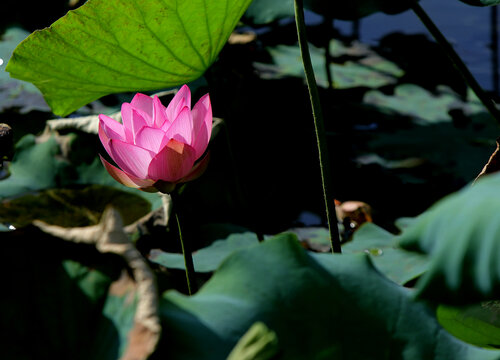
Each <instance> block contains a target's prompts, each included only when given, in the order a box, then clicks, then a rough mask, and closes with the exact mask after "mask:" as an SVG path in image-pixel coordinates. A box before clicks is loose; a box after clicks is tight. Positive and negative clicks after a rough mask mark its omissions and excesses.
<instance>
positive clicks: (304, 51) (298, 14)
mask: <svg viewBox="0 0 500 360" xmlns="http://www.w3.org/2000/svg"><path fill="white" fill-rule="evenodd" d="M295 23H296V25H297V36H298V39H299V47H300V53H301V56H302V64H303V65H304V72H305V74H306V81H307V87H308V88H309V96H310V99H311V105H312V112H313V119H314V128H315V130H316V140H317V143H318V152H319V164H320V169H321V181H322V183H323V195H324V197H325V205H326V219H327V222H328V229H329V231H330V243H331V248H332V252H334V253H341V252H342V250H341V248H340V236H339V231H338V227H337V215H336V213H335V204H334V202H333V196H332V195H331V192H330V186H331V184H332V182H331V177H330V168H329V162H328V149H327V145H326V134H325V124H324V122H323V115H322V113H321V104H320V102H319V94H318V87H317V85H316V79H315V77H314V70H313V67H312V63H311V56H310V54H309V47H308V44H307V37H306V25H305V22H304V8H303V4H302V0H295Z"/></svg>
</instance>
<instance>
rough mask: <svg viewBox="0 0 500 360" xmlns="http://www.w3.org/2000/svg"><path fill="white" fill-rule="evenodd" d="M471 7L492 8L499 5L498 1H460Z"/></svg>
mask: <svg viewBox="0 0 500 360" xmlns="http://www.w3.org/2000/svg"><path fill="white" fill-rule="evenodd" d="M460 1H461V2H464V3H466V4H469V5H472V6H493V5H498V4H500V1H499V0H460Z"/></svg>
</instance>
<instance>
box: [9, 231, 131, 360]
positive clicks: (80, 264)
mask: <svg viewBox="0 0 500 360" xmlns="http://www.w3.org/2000/svg"><path fill="white" fill-rule="evenodd" d="M2 246H3V250H2V251H3V254H4V256H3V260H2V262H1V264H0V267H1V272H2V274H5V276H4V279H3V291H2V296H1V297H0V306H1V307H2V309H4V311H3V312H2V316H1V320H0V327H1V331H2V337H1V340H0V344H1V346H0V357H1V358H2V359H19V360H24V359H82V360H84V359H99V360H106V359H110V360H112V359H116V358H117V354H116V353H117V351H116V349H115V348H113V346H111V345H109V344H110V342H112V340H113V339H114V338H116V337H117V329H116V327H115V326H113V325H112V324H110V322H109V320H108V319H107V318H106V317H104V316H102V309H103V305H104V301H105V299H106V296H107V292H108V288H109V286H110V284H111V282H112V281H113V280H114V279H116V278H117V277H118V276H119V274H120V269H121V267H122V263H121V262H120V261H119V259H118V258H117V257H116V256H112V255H101V254H98V253H97V252H96V251H95V250H94V249H93V248H90V247H88V246H82V245H71V244H63V243H61V242H60V241H58V240H56V239H54V238H47V237H46V236H44V235H43V234H41V233H40V232H35V231H32V230H30V231H28V229H23V230H16V231H12V232H9V233H3V234H2ZM108 325H109V326H108ZM103 326H107V329H108V331H107V332H106V337H105V338H104V337H101V338H97V337H96V333H97V332H98V331H99V329H100V328H101V327H103ZM103 339H106V342H107V343H108V349H107V355H106V356H104V355H103V354H102V353H98V352H97V351H96V348H98V345H99V343H101V342H102V341H103Z"/></svg>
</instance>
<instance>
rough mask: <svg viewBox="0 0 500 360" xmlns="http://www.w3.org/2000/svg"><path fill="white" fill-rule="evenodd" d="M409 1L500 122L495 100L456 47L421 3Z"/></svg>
mask: <svg viewBox="0 0 500 360" xmlns="http://www.w3.org/2000/svg"><path fill="white" fill-rule="evenodd" d="M408 1H409V2H410V4H411V8H412V10H413V12H415V14H416V15H417V16H418V18H419V19H420V21H421V22H422V23H423V24H424V25H425V27H426V28H427V30H428V31H429V32H430V33H431V35H432V36H433V37H434V39H435V40H436V42H437V43H438V44H439V45H440V46H441V48H442V49H443V50H444V51H445V52H446V55H448V58H449V59H450V60H451V62H452V63H453V65H454V66H455V68H456V69H457V70H458V71H459V72H460V74H461V75H462V77H463V79H464V80H465V82H466V83H467V85H469V87H470V88H471V89H472V91H474V93H475V94H476V96H477V97H478V98H479V100H480V101H481V103H482V104H483V105H484V107H485V108H486V109H487V110H488V111H489V113H490V114H491V116H493V117H494V118H495V119H496V120H497V122H500V111H499V110H498V109H497V107H496V105H495V103H494V102H493V100H492V99H491V98H490V97H489V96H488V95H487V94H486V93H485V91H484V90H483V88H482V87H481V85H479V83H478V82H477V80H476V79H475V78H474V76H473V75H472V73H471V72H470V71H469V69H468V68H467V66H466V65H465V64H464V62H463V61H462V59H461V58H460V56H459V55H458V54H457V53H456V51H455V49H453V46H451V45H450V43H449V42H448V40H446V38H445V37H444V35H443V34H442V33H441V31H440V30H439V29H438V27H437V26H436V24H434V22H433V21H432V19H431V18H430V17H429V15H427V13H426V12H425V10H424V9H423V8H422V7H421V6H420V4H419V3H418V2H417V1H416V0H408Z"/></svg>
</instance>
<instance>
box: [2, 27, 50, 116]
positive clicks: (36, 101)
mask: <svg viewBox="0 0 500 360" xmlns="http://www.w3.org/2000/svg"><path fill="white" fill-rule="evenodd" d="M28 35H29V33H28V32H27V31H25V30H23V29H20V28H9V29H7V31H6V32H5V33H3V35H2V34H0V112H2V111H4V110H6V109H11V108H19V112H20V113H22V114H24V113H28V112H30V111H32V110H40V111H50V108H49V106H48V105H47V103H46V102H45V100H43V96H42V94H41V93H40V91H39V90H38V89H37V88H36V87H35V86H34V85H33V84H30V83H29V82H25V81H21V80H16V79H12V78H11V77H10V76H9V74H8V73H6V72H5V66H6V65H7V62H8V61H9V59H10V57H11V55H12V52H13V51H14V49H15V47H16V46H17V45H18V44H19V43H20V42H21V41H23V40H24V39H25V38H26V37H27V36H28Z"/></svg>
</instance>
